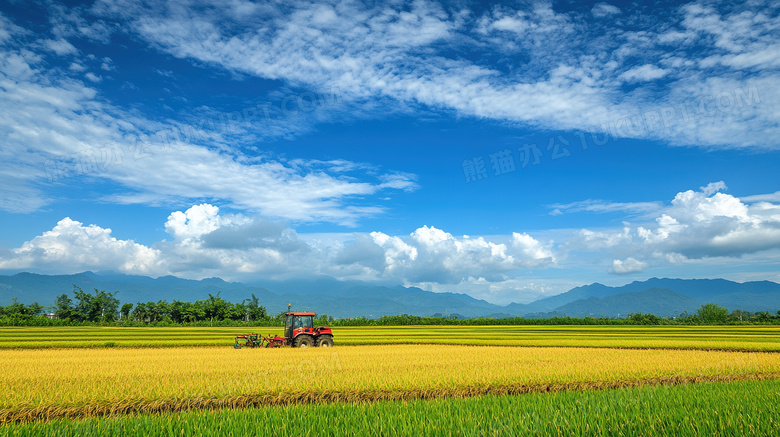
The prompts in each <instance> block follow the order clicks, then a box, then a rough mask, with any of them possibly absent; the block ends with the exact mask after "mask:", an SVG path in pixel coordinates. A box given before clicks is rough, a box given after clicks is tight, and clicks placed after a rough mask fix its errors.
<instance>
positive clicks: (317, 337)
mask: <svg viewBox="0 0 780 437" xmlns="http://www.w3.org/2000/svg"><path fill="white" fill-rule="evenodd" d="M315 315H316V313H301V312H288V313H286V314H285V316H286V317H285V322H284V337H280V336H278V335H274V336H271V334H268V337H266V336H263V335H260V334H255V333H252V334H244V335H239V336H236V342H235V344H234V345H233V347H234V348H236V349H241V348H243V347H251V348H255V347H282V346H292V347H331V346H333V332H332V331H331V329H330V328H329V327H327V326H320V327H318V328H315V327H314V316H315Z"/></svg>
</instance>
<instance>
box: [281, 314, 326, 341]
mask: <svg viewBox="0 0 780 437" xmlns="http://www.w3.org/2000/svg"><path fill="white" fill-rule="evenodd" d="M286 316H287V317H286V318H285V321H284V341H285V343H286V344H289V345H291V346H292V347H312V346H317V347H331V346H333V332H332V331H331V330H330V328H329V327H327V326H320V327H319V328H315V327H314V316H315V313H293V312H290V313H287V315H286Z"/></svg>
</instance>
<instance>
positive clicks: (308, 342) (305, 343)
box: [295, 335, 314, 347]
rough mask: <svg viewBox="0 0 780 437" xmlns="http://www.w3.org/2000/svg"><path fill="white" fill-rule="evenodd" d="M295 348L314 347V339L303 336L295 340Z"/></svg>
mask: <svg viewBox="0 0 780 437" xmlns="http://www.w3.org/2000/svg"><path fill="white" fill-rule="evenodd" d="M295 347H314V339H313V338H311V337H310V336H308V335H301V336H298V338H296V339H295Z"/></svg>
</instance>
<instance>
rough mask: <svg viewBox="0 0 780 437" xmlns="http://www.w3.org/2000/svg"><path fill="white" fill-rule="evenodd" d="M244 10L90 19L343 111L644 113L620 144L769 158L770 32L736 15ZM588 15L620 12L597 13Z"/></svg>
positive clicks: (768, 25) (342, 7)
mask: <svg viewBox="0 0 780 437" xmlns="http://www.w3.org/2000/svg"><path fill="white" fill-rule="evenodd" d="M250 9H251V10H252V15H251V19H250V18H249V17H242V18H237V17H236V16H235V14H234V13H233V12H231V11H232V9H226V10H225V11H224V12H223V13H220V12H219V11H220V8H214V9H209V11H210V12H209V14H205V13H199V12H197V11H194V10H188V11H186V12H185V11H183V10H181V9H180V8H167V7H162V6H160V7H154V6H145V5H141V4H139V3H137V2H134V1H127V2H123V3H119V4H116V3H115V2H111V3H108V2H100V3H98V4H97V5H96V7H95V8H94V10H95V11H97V12H98V13H100V14H102V15H104V16H108V17H112V18H114V19H120V20H126V21H127V22H128V23H129V24H130V28H131V29H133V31H134V32H135V33H136V34H137V35H138V36H140V37H141V38H143V39H144V40H145V41H147V42H148V43H149V44H150V45H152V46H154V47H156V48H159V49H160V50H163V51H165V52H168V53H170V54H172V55H174V56H177V57H180V58H183V59H194V60H198V61H200V62H205V63H208V64H210V65H215V66H219V67H221V68H224V69H226V70H230V71H236V72H241V73H246V74H252V75H256V76H259V77H264V78H268V79H281V80H285V81H288V82H290V83H295V84H307V85H308V86H314V87H319V86H323V85H324V84H331V85H335V86H338V87H339V89H341V90H342V91H343V95H344V97H345V101H352V102H356V101H367V100H366V99H373V100H376V99H386V98H389V99H390V101H388V102H385V103H391V102H392V101H395V102H397V103H401V105H399V106H405V105H408V104H413V105H418V104H423V105H427V106H430V107H432V108H446V109H454V110H456V111H458V112H459V113H461V114H465V115H473V116H477V117H485V118H492V119H497V120H503V121H509V122H514V123H521V124H525V125H529V126H534V127H542V128H551V129H559V130H562V129H579V130H586V131H599V132H600V131H603V130H605V127H604V126H606V125H608V124H609V123H615V122H617V121H619V120H622V119H624V118H626V117H632V116H642V115H643V114H648V113H653V112H656V113H658V114H659V117H658V118H659V120H660V118H661V116H660V114H661V113H662V112H664V111H666V112H665V115H664V117H663V120H664V126H663V129H649V128H645V129H639V130H637V131H635V132H628V133H626V134H625V135H626V136H629V137H633V138H651V139H661V140H664V141H667V142H670V143H673V144H684V145H698V146H704V147H759V148H771V149H776V148H777V147H780V143H779V142H778V141H777V138H780V130H779V128H778V127H777V125H776V123H775V118H776V116H775V114H776V113H777V112H778V106H777V105H778V104H777V103H776V102H778V101H780V99H775V98H774V97H777V95H778V94H779V93H780V86H778V83H777V80H776V72H775V71H774V69H775V67H776V62H775V59H776V58H777V57H776V55H774V54H775V53H780V50H775V49H774V46H773V44H776V43H774V42H773V41H776V39H777V38H776V34H777V30H778V26H777V23H776V20H773V19H771V18H769V17H768V16H766V15H765V14H763V13H762V12H760V11H759V10H751V9H750V7H747V9H748V10H746V11H743V12H734V13H731V14H726V15H723V16H721V15H719V14H718V13H716V12H715V11H713V10H711V9H710V8H707V7H703V6H701V5H700V4H698V3H694V4H688V5H685V6H683V7H681V8H679V9H677V10H672V11H671V12H670V13H671V14H672V17H666V16H663V17H662V16H661V15H660V14H659V15H658V16H653V15H649V16H648V15H641V17H640V15H639V14H640V12H639V11H636V10H634V9H631V8H627V9H626V10H625V11H622V15H621V17H627V19H626V23H633V24H623V23H612V22H609V23H607V22H603V23H602V22H601V20H597V21H595V22H594V21H593V20H586V19H583V17H582V15H581V14H579V13H576V12H568V13H561V12H556V11H555V10H554V9H553V8H552V5H551V4H550V3H549V2H533V3H531V4H528V5H525V6H522V5H516V6H512V7H510V6H496V7H494V8H492V9H490V10H489V11H487V12H485V13H484V14H482V15H477V14H474V13H473V12H471V11H468V10H463V9H451V8H449V7H448V6H447V5H446V4H439V3H435V2H432V1H418V2H414V4H413V5H412V6H411V7H410V8H409V10H405V9H403V8H401V7H399V6H397V5H395V4H392V3H381V4H363V3H361V2H350V3H340V4H338V5H333V6H327V5H323V4H320V3H312V2H302V3H296V4H294V5H289V7H288V8H286V9H284V10H280V9H277V8H275V7H273V6H267V7H265V8H255V7H252V8H250ZM591 12H592V13H593V14H596V15H599V14H614V13H617V12H621V11H619V10H617V8H615V7H614V6H611V5H608V4H606V3H599V4H597V5H596V6H595V7H594V8H593V10H592V11H591ZM642 14H643V13H642ZM259 23H261V24H259ZM637 23H640V29H639V30H637V29H636V25H637ZM624 26H625V28H624ZM711 35H715V36H716V38H715V39H714V40H713V39H712V38H711ZM672 36H674V38H673V39H674V41H672V40H670V39H669V38H671V37H672ZM442 43H447V44H453V45H454V46H455V47H463V50H466V51H468V50H478V51H480V52H482V51H487V52H488V53H495V54H501V55H502V56H508V57H509V58H508V59H514V58H513V56H517V59H518V62H521V64H519V65H518V68H513V69H511V70H510V71H502V70H503V68H502V67H499V66H491V65H486V64H484V63H475V62H472V61H468V60H467V58H466V57H462V56H459V55H457V54H454V55H453V54H448V53H446V52H442V51H440V50H438V49H439V47H440V45H441V44H442ZM669 44H675V45H676V46H675V47H674V48H672V49H670V48H669V46H668V45H669ZM445 45H446V44H445ZM448 47H452V46H448ZM670 54H671V56H670ZM773 56H775V57H773ZM637 59H642V60H643V61H642V64H637ZM707 59H718V61H708V60H707ZM777 59H780V58H777ZM708 62H709V64H707V63H708ZM713 62H716V63H720V64H721V65H724V66H726V67H729V68H733V69H744V68H747V67H748V66H749V68H750V69H751V72H750V73H749V74H748V73H743V74H733V72H730V73H728V72H727V73H723V74H713V73H712V71H710V70H711V65H713ZM660 78H663V79H664V83H663V84H659V88H658V89H659V91H658V92H655V93H650V92H648V91H647V90H645V89H636V90H634V91H625V90H623V89H621V87H622V86H623V83H624V82H625V81H628V82H632V83H637V82H644V81H653V80H657V79H660ZM750 86H757V87H758V89H759V90H760V93H761V95H762V99H761V101H760V102H753V103H754V104H751V105H742V106H739V107H735V105H733V104H732V105H730V106H726V107H724V108H720V109H721V110H719V111H714V112H713V111H710V112H706V113H704V114H701V113H698V115H699V116H698V117H693V116H691V117H688V116H686V115H683V114H675V115H674V116H672V117H670V116H669V115H670V114H669V113H668V108H679V107H682V106H683V105H687V106H693V107H696V106H697V105H698V104H699V102H701V101H705V100H706V101H710V102H711V101H712V99H713V98H715V97H716V96H718V95H719V94H720V93H723V92H731V93H732V94H733V93H734V92H735V90H737V89H740V90H746V89H748V88H749V87H750ZM383 102H384V101H383ZM755 103H760V104H755ZM704 106H705V107H706V102H705V104H704ZM384 107H390V105H384ZM675 111H677V112H680V111H679V110H677V109H675ZM701 115H704V116H701ZM670 122H671V124H670ZM747 132H750V133H751V134H750V135H747V134H746V133H747Z"/></svg>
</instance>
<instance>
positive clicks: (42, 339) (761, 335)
mask: <svg viewBox="0 0 780 437" xmlns="http://www.w3.org/2000/svg"><path fill="white" fill-rule="evenodd" d="M246 332H258V333H262V334H268V333H273V334H281V333H282V329H281V328H269V327H257V328H202V327H192V328H190V327H184V328H182V327H174V328H162V327H152V328H117V327H109V328H107V327H92V326H90V327H64V328H51V327H46V328H36V327H0V349H15V348H34V349H39V348H101V347H193V346H229V345H231V344H233V337H234V336H235V335H236V334H243V333H246ZM335 341H336V345H338V346H348V345H372V344H456V345H457V344H468V345H485V346H488V345H490V346H534V347H551V346H554V347H601V348H603V347H610V348H668V349H704V350H740V351H780V326H761V325H758V326H424V327H421V326H390V327H338V328H335Z"/></svg>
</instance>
